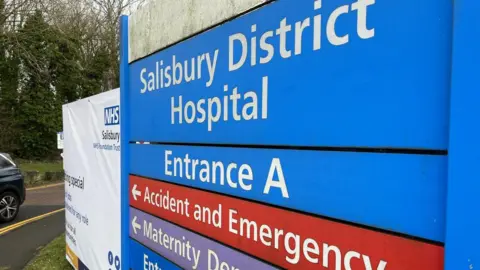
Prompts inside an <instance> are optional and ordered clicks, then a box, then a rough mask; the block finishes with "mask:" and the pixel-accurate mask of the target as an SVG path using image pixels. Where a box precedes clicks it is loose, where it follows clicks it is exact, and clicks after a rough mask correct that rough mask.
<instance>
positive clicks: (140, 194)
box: [132, 185, 142, 201]
mask: <svg viewBox="0 0 480 270" xmlns="http://www.w3.org/2000/svg"><path fill="white" fill-rule="evenodd" d="M132 195H133V199H134V200H135V201H136V200H137V196H142V192H140V191H138V190H137V185H133V188H132Z"/></svg>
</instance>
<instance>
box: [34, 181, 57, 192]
mask: <svg viewBox="0 0 480 270" xmlns="http://www.w3.org/2000/svg"><path fill="white" fill-rule="evenodd" d="M63 184H65V183H63V182H62V183H57V184H50V185H45V186H39V187H32V188H27V191H30V190H37V189H44V188H49V187H58V186H61V185H63Z"/></svg>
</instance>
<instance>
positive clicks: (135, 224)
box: [132, 216, 142, 234]
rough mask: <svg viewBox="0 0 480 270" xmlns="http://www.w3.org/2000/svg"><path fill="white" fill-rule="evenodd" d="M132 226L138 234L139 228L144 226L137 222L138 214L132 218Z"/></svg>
mask: <svg viewBox="0 0 480 270" xmlns="http://www.w3.org/2000/svg"><path fill="white" fill-rule="evenodd" d="M132 228H133V233H134V234H137V230H140V229H141V228H142V226H140V224H138V223H137V216H135V217H133V219H132Z"/></svg>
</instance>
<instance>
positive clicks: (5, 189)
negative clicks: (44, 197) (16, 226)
mask: <svg viewBox="0 0 480 270" xmlns="http://www.w3.org/2000/svg"><path fill="white" fill-rule="evenodd" d="M25 194H26V190H25V184H24V179H23V175H22V174H21V172H20V169H19V168H18V166H17V164H15V162H13V159H12V158H11V157H10V155H8V154H6V153H1V152H0V222H10V221H12V220H14V219H15V217H17V215H18V211H19V210H20V205H22V204H23V202H24V201H25Z"/></svg>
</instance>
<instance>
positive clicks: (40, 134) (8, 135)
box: [0, 0, 118, 160]
mask: <svg viewBox="0 0 480 270" xmlns="http://www.w3.org/2000/svg"><path fill="white" fill-rule="evenodd" d="M3 12H4V0H0V152H9V153H12V154H14V155H15V156H16V157H18V158H24V159H30V160H32V159H49V158H51V157H57V158H58V150H57V149H56V148H57V147H56V133H57V132H58V131H60V130H62V104H65V103H70V102H73V101H75V100H78V99H79V98H84V97H87V96H91V95H94V94H98V93H100V92H102V91H105V90H108V88H107V86H106V83H105V82H106V80H107V79H108V78H107V72H106V71H107V70H115V71H116V70H117V69H114V68H113V67H112V64H111V63H112V55H111V50H109V49H108V46H107V45H105V44H103V43H102V42H93V43H92V41H91V40H86V39H85V38H83V35H82V33H81V31H79V30H78V29H76V28H69V31H62V30H60V29H58V28H57V27H54V26H52V25H50V24H49V23H47V22H46V20H45V18H44V15H43V13H42V12H41V11H40V10H36V11H35V12H33V13H31V14H30V15H29V16H28V17H27V18H26V20H25V23H24V24H23V25H21V27H17V28H11V27H6V26H5V25H4V22H5V19H4V18H5V16H4V13H3ZM87 43H88V44H87ZM86 48H88V49H86ZM114 78H118V74H114Z"/></svg>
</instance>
